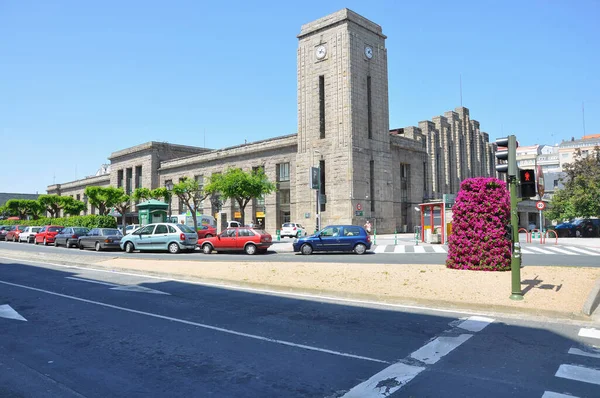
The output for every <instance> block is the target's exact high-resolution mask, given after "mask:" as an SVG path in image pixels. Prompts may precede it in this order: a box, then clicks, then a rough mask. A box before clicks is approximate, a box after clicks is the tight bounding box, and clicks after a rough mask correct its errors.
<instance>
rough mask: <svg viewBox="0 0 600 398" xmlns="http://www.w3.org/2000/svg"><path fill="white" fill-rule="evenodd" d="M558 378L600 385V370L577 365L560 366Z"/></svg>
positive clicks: (557, 373) (557, 372)
mask: <svg viewBox="0 0 600 398" xmlns="http://www.w3.org/2000/svg"><path fill="white" fill-rule="evenodd" d="M554 376H556V377H562V378H563V379H570V380H577V381H583V382H584V383H590V384H597V385H600V370H598V369H592V368H586V367H585V366H577V365H560V366H559V367H558V370H557V371H556V374H555V375H554Z"/></svg>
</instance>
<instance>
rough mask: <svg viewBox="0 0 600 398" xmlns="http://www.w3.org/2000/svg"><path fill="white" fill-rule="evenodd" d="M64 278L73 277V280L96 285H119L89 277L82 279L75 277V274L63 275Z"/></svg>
mask: <svg viewBox="0 0 600 398" xmlns="http://www.w3.org/2000/svg"><path fill="white" fill-rule="evenodd" d="M65 279H73V280H74V281H81V282H89V283H96V284H98V285H106V286H112V287H117V286H120V285H115V284H114V283H108V282H100V281H93V280H90V279H83V278H77V277H75V276H65Z"/></svg>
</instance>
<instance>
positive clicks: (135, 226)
mask: <svg viewBox="0 0 600 398" xmlns="http://www.w3.org/2000/svg"><path fill="white" fill-rule="evenodd" d="M139 227H140V224H131V225H127V226H126V227H125V232H123V231H121V233H122V234H123V235H129V234H130V233H132V232H133V231H135V230H136V229H138V228H139ZM119 230H121V228H119Z"/></svg>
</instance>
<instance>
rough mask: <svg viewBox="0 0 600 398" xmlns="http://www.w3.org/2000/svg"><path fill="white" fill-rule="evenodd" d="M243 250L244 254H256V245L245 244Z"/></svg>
mask: <svg viewBox="0 0 600 398" xmlns="http://www.w3.org/2000/svg"><path fill="white" fill-rule="evenodd" d="M244 251H245V252H246V254H249V255H253V254H256V246H255V245H253V244H252V243H250V244H248V245H246V247H245V248H244Z"/></svg>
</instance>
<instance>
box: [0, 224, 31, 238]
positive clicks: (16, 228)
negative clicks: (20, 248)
mask: <svg viewBox="0 0 600 398" xmlns="http://www.w3.org/2000/svg"><path fill="white" fill-rule="evenodd" d="M25 228H27V227H26V226H25V225H13V226H12V227H11V228H10V229H9V230H8V232H7V233H6V237H5V238H4V239H5V240H7V241H9V240H12V241H13V242H18V241H19V234H20V233H21V232H23V231H25Z"/></svg>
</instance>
